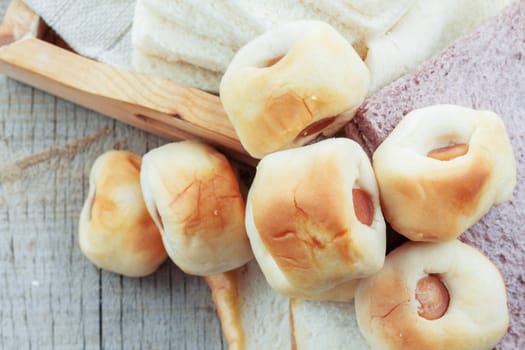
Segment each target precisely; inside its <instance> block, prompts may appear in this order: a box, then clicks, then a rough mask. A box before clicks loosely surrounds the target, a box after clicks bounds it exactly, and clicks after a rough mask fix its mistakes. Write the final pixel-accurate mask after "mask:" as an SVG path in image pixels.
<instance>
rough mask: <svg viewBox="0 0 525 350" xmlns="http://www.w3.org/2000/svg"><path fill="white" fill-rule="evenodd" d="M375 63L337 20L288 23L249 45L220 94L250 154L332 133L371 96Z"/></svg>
mask: <svg viewBox="0 0 525 350" xmlns="http://www.w3.org/2000/svg"><path fill="white" fill-rule="evenodd" d="M369 80H370V78H369V72H368V68H367V67H366V65H365V64H364V62H363V61H362V60H361V58H360V57H359V55H358V54H357V53H356V51H355V50H354V48H353V47H352V45H351V44H350V43H349V42H348V41H346V40H345V39H344V38H343V37H342V36H341V35H340V34H339V33H338V32H337V31H336V30H335V29H333V28H332V27H331V26H330V25H328V24H326V23H324V22H320V21H313V20H303V21H295V22H289V23H286V24H283V25H281V26H278V27H276V28H275V29H272V30H270V31H268V32H266V33H264V34H263V35H261V36H259V37H257V38H256V39H254V40H252V41H251V42H249V43H248V44H246V45H245V46H244V47H242V48H241V49H240V50H239V51H238V52H237V54H236V55H235V57H234V58H233V60H232V62H231V63H230V65H229V66H228V69H227V70H226V73H225V74H224V76H223V78H222V80H221V86H220V96H221V101H222V104H223V106H224V109H225V111H226V113H227V114H228V117H229V119H230V121H231V122H232V124H233V126H234V127H235V130H236V132H237V134H238V136H239V139H240V141H241V143H242V145H243V146H244V148H245V149H246V151H248V153H250V155H252V156H253V157H255V158H261V157H263V156H264V155H266V154H268V153H271V152H274V151H277V150H280V149H285V148H291V147H294V146H300V145H303V144H306V143H308V142H309V141H311V140H313V139H315V138H316V137H317V136H318V135H319V134H321V133H322V134H324V135H326V136H331V135H333V134H334V133H335V132H336V131H337V130H338V129H340V128H341V127H342V126H343V125H344V124H345V122H347V121H348V120H350V119H351V118H352V117H353V115H354V112H355V110H356V109H357V107H358V106H359V105H360V104H361V102H362V101H363V100H364V98H365V96H366V94H367V92H368V85H369Z"/></svg>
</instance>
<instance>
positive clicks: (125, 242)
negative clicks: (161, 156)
mask: <svg viewBox="0 0 525 350" xmlns="http://www.w3.org/2000/svg"><path fill="white" fill-rule="evenodd" d="M140 164H141V158H140V156H138V155H135V154H132V153H129V152H125V151H109V152H106V153H104V154H103V155H101V156H100V157H98V158H97V160H96V161H95V163H94V164H93V167H92V169H91V173H90V175H89V193H88V197H87V199H86V201H85V203H84V206H83V207H82V212H81V214H80V222H79V244H80V249H81V250H82V253H83V254H84V255H85V256H86V257H87V258H88V259H89V260H90V261H91V262H93V263H94V264H95V265H97V266H98V267H100V268H103V269H106V270H109V271H112V272H115V273H119V274H122V275H126V276H130V277H139V276H145V275H148V274H150V273H152V272H154V271H155V270H156V269H157V268H158V267H159V265H160V264H161V263H162V262H163V261H164V260H165V259H166V257H167V255H166V250H165V249H164V246H163V245H162V239H161V237H160V233H159V231H158V230H157V227H156V226H155V223H154V222H153V220H152V219H151V217H150V215H149V214H148V211H147V209H146V205H145V203H144V198H143V197H142V191H141V188H140Z"/></svg>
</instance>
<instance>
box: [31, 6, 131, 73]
mask: <svg viewBox="0 0 525 350" xmlns="http://www.w3.org/2000/svg"><path fill="white" fill-rule="evenodd" d="M25 2H26V4H27V5H28V6H29V7H31V8H32V9H33V10H34V11H35V12H36V13H38V14H39V15H40V17H42V18H43V19H44V21H46V23H47V24H48V25H49V26H50V27H52V28H53V29H54V30H55V31H56V32H57V33H59V34H60V36H61V37H62V38H63V39H64V40H65V41H66V42H67V43H68V44H69V45H70V46H71V47H72V48H73V49H74V50H75V51H76V52H78V53H80V54H81V55H83V56H87V57H91V58H94V59H96V60H99V61H102V62H105V63H108V64H111V65H114V66H119V67H123V68H129V67H131V52H132V48H131V25H132V22H133V11H134V8H135V0H25Z"/></svg>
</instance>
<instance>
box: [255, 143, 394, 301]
mask: <svg viewBox="0 0 525 350" xmlns="http://www.w3.org/2000/svg"><path fill="white" fill-rule="evenodd" d="M246 230H247V232H248V236H249V237H250V243H251V245H252V249H253V252H254V255H255V257H256V259H257V262H258V263H259V265H260V266H261V269H262V271H263V273H264V275H265V277H266V279H267V280H268V282H269V284H270V285H271V286H272V287H273V288H274V289H276V290H277V291H278V292H280V293H282V294H285V295H287V296H291V297H301V298H311V299H326V300H349V299H352V298H353V290H354V288H355V284H356V281H355V279H357V278H362V277H366V276H368V275H370V274H372V273H374V272H376V271H378V270H379V269H380V268H381V266H382V264H383V260H384V257H385V222H384V219H383V216H382V214H381V208H380V207H379V195H378V190H377V185H376V182H375V177H374V174H373V171H372V167H371V165H370V161H369V160H368V158H367V156H366V155H365V153H364V151H363V150H362V149H361V148H360V147H359V145H358V144H357V143H355V142H353V141H351V140H349V139H328V140H324V141H321V142H319V143H316V144H313V145H309V146H305V147H301V148H297V149H292V150H286V151H280V152H276V153H273V154H270V155H268V156H266V157H265V158H263V159H262V160H261V162H260V163H259V165H258V167H257V172H256V175H255V179H254V181H253V184H252V186H251V188H250V191H249V194H248V200H247V207H246ZM334 288H335V290H334Z"/></svg>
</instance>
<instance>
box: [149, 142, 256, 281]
mask: <svg viewBox="0 0 525 350" xmlns="http://www.w3.org/2000/svg"><path fill="white" fill-rule="evenodd" d="M141 181H142V188H143V191H144V196H145V198H146V204H147V206H148V210H149V212H150V213H151V215H152V216H153V218H154V220H155V221H156V224H157V226H158V227H159V228H160V231H161V234H162V238H163V241H164V245H165V246H166V249H167V251H168V254H169V256H170V257H171V259H172V260H173V261H174V262H175V264H177V265H178V266H179V267H180V268H181V269H182V270H183V271H185V272H187V273H190V274H196V275H208V274H215V273H219V272H224V271H228V270H231V269H234V268H236V267H239V266H241V265H243V264H245V263H246V262H247V261H249V260H250V259H251V258H252V253H251V250H250V246H249V242H248V238H247V236H246V231H245V229H244V200H243V198H242V196H241V193H240V190H239V183H238V180H237V178H236V176H235V174H234V172H233V170H232V168H231V165H230V163H229V162H228V160H227V159H226V157H224V156H223V155H222V154H220V153H219V152H217V151H216V150H214V149H213V148H212V147H210V146H207V145H204V144H202V143H199V142H196V141H182V142H178V143H171V144H168V145H165V146H162V147H160V148H157V149H155V150H153V151H150V152H149V153H147V154H146V155H145V156H144V164H143V167H142V179H141Z"/></svg>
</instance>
